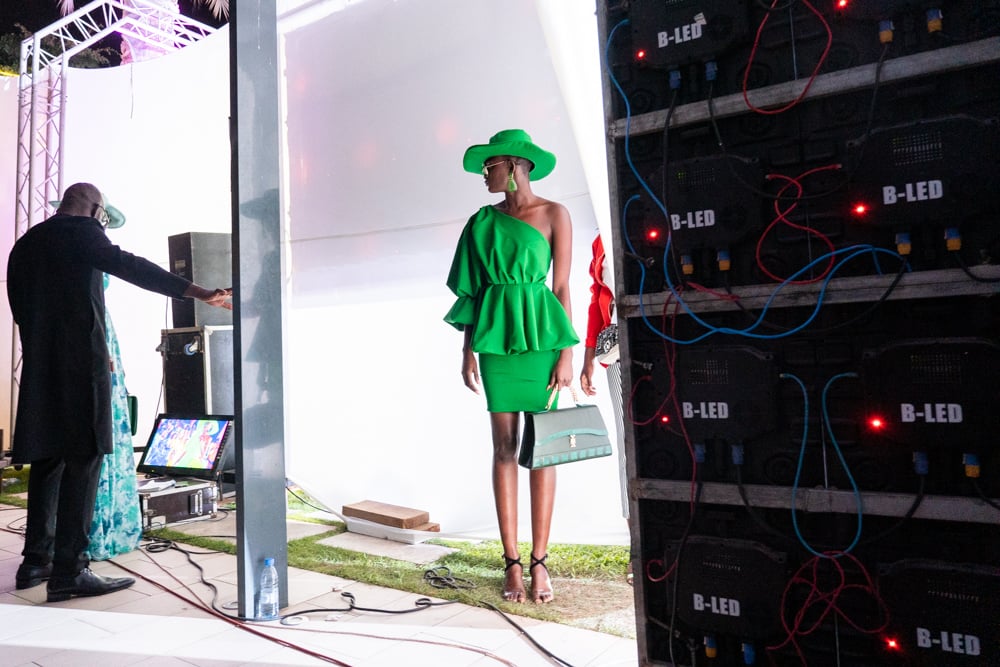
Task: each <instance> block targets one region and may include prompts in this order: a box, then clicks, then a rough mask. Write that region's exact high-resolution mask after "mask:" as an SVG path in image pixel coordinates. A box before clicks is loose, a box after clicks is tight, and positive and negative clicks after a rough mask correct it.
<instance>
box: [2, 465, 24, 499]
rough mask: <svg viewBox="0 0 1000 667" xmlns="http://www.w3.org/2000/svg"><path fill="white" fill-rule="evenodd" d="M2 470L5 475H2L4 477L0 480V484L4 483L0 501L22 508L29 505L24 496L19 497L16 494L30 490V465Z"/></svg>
mask: <svg viewBox="0 0 1000 667" xmlns="http://www.w3.org/2000/svg"><path fill="white" fill-rule="evenodd" d="M2 472H3V475H2V476H0V478H2V479H3V481H2V482H0V485H2V489H0V503H2V504H4V505H13V506H14V507H20V508H25V507H27V506H28V501H26V500H25V499H24V498H18V497H17V496H15V495H14V494H15V493H24V492H26V491H27V490H28V466H24V467H23V468H21V469H20V470H15V469H14V468H4V469H3V471H2Z"/></svg>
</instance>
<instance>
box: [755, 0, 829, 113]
mask: <svg viewBox="0 0 1000 667" xmlns="http://www.w3.org/2000/svg"><path fill="white" fill-rule="evenodd" d="M777 4H778V0H774V1H773V2H772V3H771V9H774V8H775V6H776V5H777ZM802 4H804V5H805V6H806V7H808V8H809V10H810V11H811V12H812V13H813V14H815V15H816V16H817V17H818V18H819V20H820V22H821V23H822V24H823V28H825V29H826V47H824V49H823V53H822V54H821V55H820V57H819V61H818V62H817V63H816V68H815V69H814V70H813V72H812V75H810V77H809V80H808V81H807V82H806V85H805V88H803V89H802V92H801V93H799V96H798V97H796V98H795V99H794V100H792V101H791V102H789V103H788V104H786V105H785V106H783V107H781V108H780V109H760V108H758V107H755V106H754V105H753V104H752V103H751V102H750V96H749V95H748V94H747V82H748V81H749V79H750V69H751V65H752V64H753V59H754V55H755V54H756V53H757V49H758V48H759V47H760V35H761V33H762V32H763V31H764V26H765V25H767V20H768V19H769V18H771V13H770V11H768V13H767V14H766V15H765V16H764V19H763V20H762V21H761V22H760V27H758V28H757V35H756V37H754V40H753V48H751V49H750V57H749V58H748V59H747V66H746V69H745V70H744V72H743V101H744V102H745V103H746V105H747V108H748V109H750V110H751V111H755V112H757V113H759V114H765V115H773V114H779V113H784V112H786V111H788V110H789V109H791V108H792V107H794V106H795V105H796V104H798V103H799V102H801V101H802V98H804V97H805V96H806V93H807V92H809V88H810V87H811V86H812V84H813V81H815V80H816V76H817V75H818V74H819V70H820V68H822V67H823V63H825V62H826V57H827V55H828V54H829V53H830V46H831V45H832V44H833V31H832V30H830V24H829V23H827V22H826V19H825V18H823V14H822V13H820V11H819V10H818V9H816V8H815V7H813V6H812V4H811V3H810V2H809V0H802Z"/></svg>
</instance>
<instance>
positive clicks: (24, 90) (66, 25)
mask: <svg viewBox="0 0 1000 667" xmlns="http://www.w3.org/2000/svg"><path fill="white" fill-rule="evenodd" d="M164 5H168V6H164ZM169 5H172V7H170V6H169ZM116 32H117V33H119V34H120V35H122V36H123V37H125V38H128V39H129V40H131V41H133V42H138V43H142V44H146V45H149V46H150V47H152V48H154V49H155V50H157V51H160V52H162V53H169V52H171V51H176V50H179V49H181V48H184V47H185V46H187V45H189V44H193V43H195V42H197V41H198V40H200V39H202V38H203V37H206V36H208V35H210V34H211V33H213V32H215V29H214V28H212V27H210V26H207V25H204V24H202V23H199V22H197V21H192V20H190V19H188V18H187V17H185V16H182V15H181V14H180V13H179V12H178V11H177V10H176V3H175V2H164V0H159V1H157V0H95V1H94V2H91V3H90V4H88V5H87V6H85V7H83V8H81V9H78V10H76V11H75V12H73V13H72V14H70V15H68V16H65V17H63V18H62V19H60V20H59V21H56V22H55V23H53V24H52V25H50V26H48V27H47V28H44V29H43V30H40V31H38V32H36V33H35V34H34V35H32V36H31V37H29V38H27V39H25V40H24V41H23V42H22V43H21V64H20V77H19V81H18V90H19V93H18V123H17V186H16V207H15V213H14V225H15V226H14V238H15V239H17V238H20V237H21V235H23V234H24V233H25V232H26V231H28V229H29V228H30V227H31V226H32V225H34V224H36V223H38V222H40V221H41V220H43V219H45V218H46V217H47V215H48V212H49V211H50V210H51V209H50V206H51V204H50V203H49V202H51V201H54V200H56V199H58V198H59V197H60V195H61V193H62V190H63V183H62V167H63V137H64V133H65V118H66V76H65V74H66V68H67V67H69V61H70V59H71V58H72V57H73V56H75V55H76V54H78V53H80V52H81V51H83V50H84V49H86V48H88V47H90V46H92V45H94V44H95V43H96V42H98V41H100V40H101V39H103V38H104V37H107V36H108V35H111V34H112V33H116ZM15 329H16V327H15ZM20 362H21V349H20V341H19V339H18V336H17V332H16V330H15V333H14V337H13V357H12V365H11V370H12V383H13V384H12V387H11V428H13V425H14V416H15V414H16V407H17V385H18V378H19V377H20Z"/></svg>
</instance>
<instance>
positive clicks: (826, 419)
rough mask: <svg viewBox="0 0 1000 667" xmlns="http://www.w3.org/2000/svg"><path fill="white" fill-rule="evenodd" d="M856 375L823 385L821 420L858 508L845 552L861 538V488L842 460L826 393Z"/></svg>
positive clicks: (848, 374)
mask: <svg viewBox="0 0 1000 667" xmlns="http://www.w3.org/2000/svg"><path fill="white" fill-rule="evenodd" d="M856 377H858V374H857V373H840V374H838V375H834V376H833V377H832V378H830V379H829V380H828V381H827V383H826V386H825V387H823V421H824V422H825V423H826V432H827V434H828V435H829V436H830V442H831V444H832V445H833V449H834V451H835V452H837V458H838V459H840V465H841V466H843V468H844V472H845V473H847V479H848V481H850V483H851V488H852V489H853V490H854V502H855V503H856V504H857V508H858V530H857V532H856V533H855V534H854V541H853V542H851V544H850V546H849V547H847V548H846V549H844V553H845V554H846V553H849V552H850V551H851V550H852V549H854V547H856V546H857V544H858V541H859V540H860V539H861V522H862V519H863V517H864V507H863V505H862V501H861V489H859V488H858V483H857V482H856V481H854V475H852V474H851V469H850V468H849V467H848V465H847V461H846V460H844V453H843V452H842V451H841V450H840V443H838V442H837V436H835V435H834V434H833V424H831V423H830V413H829V410H828V409H827V403H826V393H827V391H829V389H830V386H831V385H833V383H834V382H836V381H837V380H839V379H841V378H856Z"/></svg>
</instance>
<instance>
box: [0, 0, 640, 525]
mask: <svg viewBox="0 0 1000 667" xmlns="http://www.w3.org/2000/svg"><path fill="white" fill-rule="evenodd" d="M325 4H329V6H330V8H331V11H330V12H322V11H319V12H317V7H320V8H321V7H322V6H323V5H325ZM585 4H588V3H579V2H577V1H576V0H565V1H553V2H540V3H537V5H536V2H534V1H533V0H507V1H506V2H504V3H494V2H484V1H475V2H470V1H469V0H438V2H435V3H433V4H430V3H426V2H418V1H417V0H397V1H394V2H393V1H389V0H367V1H366V2H362V3H347V4H346V6H345V3H344V2H338V1H334V0H330V2H329V3H312V4H309V5H308V6H309V11H310V14H311V18H310V21H308V22H307V21H301V20H296V19H300V18H302V16H301V15H297V14H296V13H295V12H288V13H286V14H285V16H284V21H283V23H282V27H283V28H284V39H283V45H284V62H283V66H284V73H285V90H284V91H283V95H284V97H283V104H284V107H285V109H284V117H285V121H286V134H285V142H284V150H285V155H286V162H287V164H286V165H285V185H284V192H283V200H284V210H285V215H286V220H285V223H286V230H287V232H286V235H287V238H286V239H285V243H286V245H285V250H286V252H285V256H286V257H288V258H289V259H290V261H289V264H288V266H287V267H286V273H287V275H288V291H287V295H286V305H287V309H288V312H287V322H288V328H287V331H286V340H285V343H286V354H285V362H286V373H285V378H286V390H285V391H286V424H287V430H288V437H287V440H286V452H287V466H286V471H287V475H288V476H289V478H291V479H292V480H294V481H295V482H296V483H298V484H300V485H301V486H302V487H303V488H305V489H306V490H307V491H308V492H309V493H311V494H313V495H314V496H315V497H316V498H317V499H318V500H320V501H322V502H323V503H325V504H326V505H328V506H329V507H331V508H334V509H337V510H339V508H340V507H341V506H342V505H344V504H346V503H351V502H356V501H359V500H364V499H371V500H377V501H381V502H387V503H393V504H398V505H406V506H410V507H416V508H420V509H424V510H427V511H429V512H430V515H431V520H432V521H435V522H438V523H440V524H441V527H442V531H443V532H444V533H448V534H460V535H465V536H469V537H495V536H496V535H497V530H496V517H495V512H494V509H493V499H492V492H491V489H490V462H491V445H490V437H489V420H488V415H487V413H486V406H485V400H484V399H483V398H482V397H480V396H476V395H475V394H473V393H471V392H469V391H468V390H467V389H466V388H465V387H464V386H463V384H462V382H461V378H460V374H459V370H460V364H461V353H460V351H461V341H462V337H461V334H460V333H458V332H457V331H455V330H454V329H452V328H451V327H449V326H448V325H446V324H445V323H444V322H443V321H442V317H443V315H444V313H445V312H446V311H447V310H448V308H449V307H450V305H451V303H452V298H453V297H452V295H451V294H450V293H449V292H448V290H447V288H446V287H445V285H444V281H445V277H446V275H447V271H448V267H449V264H450V260H451V254H452V251H453V249H454V245H455V242H456V240H457V238H458V235H459V233H460V231H461V228H462V226H463V225H464V223H465V220H466V219H467V217H468V216H469V215H471V214H472V213H473V212H474V211H475V209H477V208H478V207H479V206H481V205H482V204H485V203H488V202H490V201H491V198H493V199H495V196H492V195H489V194H488V193H487V192H486V190H485V188H484V187H483V183H482V179H481V177H477V176H475V175H472V174H468V173H465V172H463V171H462V169H461V156H462V153H463V151H464V149H465V148H466V147H467V146H468V145H470V144H473V143H484V142H485V141H486V140H487V139H488V138H489V136H490V135H491V134H493V133H494V132H496V131H497V130H500V129H503V128H506V127H522V128H524V129H526V130H528V132H529V133H531V134H532V136H533V137H534V139H535V140H536V142H538V143H539V144H540V145H542V146H543V147H545V148H548V149H549V150H551V151H553V152H554V153H555V154H556V155H557V156H558V158H559V163H558V165H557V167H556V170H555V172H554V173H553V174H552V175H551V176H550V177H548V178H546V179H545V180H543V181H540V182H537V183H536V184H535V191H536V192H537V193H538V194H540V195H542V196H544V197H547V198H550V199H554V200H557V201H560V202H562V203H563V204H565V205H566V206H567V207H568V208H569V210H570V213H571V215H572V217H573V220H574V234H575V238H574V265H573V271H572V276H571V286H572V291H573V305H574V308H573V311H574V312H573V315H574V322H575V324H576V327H577V331H578V332H579V333H580V335H581V338H582V336H583V333H584V331H585V329H586V311H587V304H588V302H589V291H588V287H589V277H588V275H587V266H588V263H589V259H590V243H591V241H592V240H593V238H594V235H595V233H596V231H597V228H598V225H599V223H598V218H597V216H595V212H594V204H593V203H592V197H591V194H590V193H591V190H592V189H593V187H592V185H590V184H588V180H589V181H591V182H593V181H594V179H595V176H594V175H595V174H596V175H597V176H596V178H597V181H598V183H597V185H596V187H597V189H598V190H604V192H603V194H600V195H595V196H594V197H593V199H595V200H600V201H603V202H606V201H607V194H606V184H607V181H606V172H605V169H604V166H603V159H604V158H603V134H602V127H601V123H600V120H599V114H598V116H597V117H596V118H597V121H596V123H595V120H594V119H595V116H594V113H593V112H594V109H595V108H596V109H600V105H601V102H600V89H599V77H600V74H599V71H598V70H597V64H596V63H597V55H598V46H597V44H596V19H595V17H594V13H593V11H594V8H593V7H590V8H589V9H587V11H584V12H583V13H582V14H581V13H580V8H579V5H585ZM538 5H540V6H538ZM280 6H281V5H280V4H279V7H280ZM430 7H433V9H430ZM554 8H555V9H554ZM560 8H561V9H560ZM332 9H337V10H339V11H332ZM585 9H586V8H585ZM557 10H560V11H561V10H565V12H566V13H565V17H566V21H564V22H560V21H555V22H554V21H553V19H552V17H553V16H556V15H559V11H557ZM581 17H582V18H581ZM574 20H575V21H578V22H579V23H582V25H583V26H584V31H583V32H582V33H581V32H579V31H572V30H568V29H567V26H568V25H570V24H571V22H572V21H574ZM553 24H556V25H558V27H559V29H553V27H552V26H553ZM543 26H547V27H546V28H545V29H543ZM547 37H548V38H549V39H550V40H553V41H552V42H551V45H550V43H549V42H547V41H546V38H547ZM227 49H228V36H227V34H226V32H225V31H222V32H220V33H219V34H217V35H215V36H213V37H210V38H208V39H206V40H204V41H203V42H202V43H200V44H198V45H195V46H193V47H189V48H187V49H185V50H183V51H181V52H179V53H177V54H175V55H171V56H167V57H164V58H160V59H157V60H153V61H149V62H142V63H137V64H134V65H130V66H127V67H121V68H115V69H109V70H100V71H74V72H72V76H71V77H70V80H69V83H70V95H71V97H70V100H69V109H70V113H69V119H68V122H67V127H66V135H65V137H66V138H65V140H66V143H65V146H66V162H65V165H66V166H65V170H64V174H65V179H64V182H65V183H67V184H68V183H72V182H74V181H77V180H90V181H93V182H95V183H97V184H99V185H100V186H101V187H103V188H105V190H106V192H107V194H108V196H109V199H110V200H111V201H112V202H113V203H114V204H115V205H116V206H118V207H119V208H121V209H122V210H123V211H124V212H125V213H126V215H127V216H128V223H127V224H126V225H125V227H124V228H122V229H120V230H114V231H112V232H110V234H111V236H112V238H113V239H114V240H115V241H116V242H119V243H120V244H121V245H122V246H123V247H124V248H126V249H128V250H130V251H133V252H137V253H139V254H142V255H144V256H146V257H148V258H150V259H152V260H154V261H157V262H159V263H161V264H162V265H164V266H165V265H166V258H167V243H166V238H167V236H169V235H172V234H178V233H182V232H187V231H228V230H229V228H230V224H231V223H230V213H229V197H230V194H229V143H228V142H229V137H228V129H227V128H228V124H227V118H228V64H227ZM574 51H576V52H578V53H580V54H581V56H580V58H579V60H578V61H574V60H573V59H572V58H571V57H567V54H571V53H573V52H574ZM554 53H561V54H562V55H561V56H560V57H558V58H555V59H553V58H552V57H550V54H554ZM554 61H558V62H560V63H562V64H560V65H559V67H558V69H559V70H562V71H568V70H573V69H574V65H575V66H577V68H579V67H583V68H591V69H592V77H591V78H590V85H589V91H590V96H589V97H588V96H587V95H586V94H585V93H583V98H582V99H581V100H577V99H576V96H577V95H580V94H581V93H580V91H586V90H588V84H587V83H586V79H587V77H580V76H579V72H577V73H576V74H577V76H576V77H575V78H576V81H575V82H568V81H567V80H566V77H565V76H560V75H559V73H558V71H557V67H556V66H554V65H553V62H554ZM568 91H576V92H574V101H573V102H572V103H570V104H567V102H566V100H567V99H568V98H567V97H565V93H566V92H568ZM7 97H8V96H0V103H3V104H4V105H5V109H6V108H11V107H9V106H7ZM12 113H14V115H15V123H16V112H12ZM6 115H7V114H6V112H5V116H6ZM0 127H6V126H0ZM588 128H590V129H589V130H588ZM595 147H596V153H595ZM8 154H10V155H13V154H14V153H13V151H11V152H10V153H8ZM581 155H588V156H589V157H588V158H587V159H584V158H582V157H581ZM595 161H599V165H600V166H598V167H595V166H594V164H595ZM585 164H586V165H587V168H586V169H585V168H584V165H585ZM588 177H589V178H588ZM9 182H10V183H13V182H14V178H13V170H11V172H10V178H9ZM4 192H6V191H5V190H0V197H2V196H3V193H4ZM605 209H606V204H602V208H601V214H602V215H601V218H602V220H601V222H600V226H602V227H603V226H604V225H605V222H604V220H605V219H606V217H607V216H606V210H605ZM9 210H13V207H12V206H11V208H10V209H9ZM11 236H12V234H11ZM4 257H6V253H4ZM108 304H109V308H110V309H111V312H112V315H113V317H114V320H115V324H116V327H117V329H118V332H119V337H120V339H121V345H122V351H123V355H124V361H125V365H126V371H127V380H128V386H129V389H130V391H131V392H132V393H135V394H137V395H139V397H140V403H141V406H142V419H141V422H140V435H139V437H143V436H144V432H145V431H146V430H147V429H148V426H149V424H150V423H151V419H152V415H153V413H154V411H155V409H156V408H155V404H156V401H157V398H158V394H159V387H160V382H161V376H162V372H161V365H160V364H161V359H160V355H159V354H158V353H157V352H156V351H155V347H156V345H158V343H159V330H160V329H161V328H165V327H166V326H168V324H167V323H168V320H167V319H166V313H167V310H168V308H169V306H168V304H167V303H166V300H165V299H162V298H160V297H157V296H155V295H151V294H148V293H144V292H142V291H140V290H138V289H136V288H133V287H131V286H128V285H123V284H115V285H113V286H112V287H111V288H110V289H109V292H108ZM5 314H6V313H5ZM278 316H279V314H278V313H275V317H278ZM582 358H583V349H582V346H581V347H579V348H577V350H576V354H575V366H576V368H577V373H578V372H579V367H580V363H581V361H582ZM595 379H596V382H597V385H598V387H599V390H600V392H601V393H600V396H599V397H598V400H597V401H596V402H597V403H598V404H599V405H600V406H601V409H602V412H603V413H604V415H605V419H606V420H607V421H608V423H609V426H612V423H613V422H612V411H611V408H610V401H609V400H608V396H607V388H606V385H605V378H604V376H603V373H602V372H601V371H599V372H598V373H597V377H596V378H595ZM567 400H568V397H567ZM521 480H522V483H521V491H522V493H521V507H522V520H521V522H520V524H521V536H522V539H528V537H529V535H530V533H529V522H528V504H527V503H528V495H527V473H526V472H522V477H521ZM558 486H559V489H558V492H557V496H556V514H555V519H554V523H553V531H552V539H553V540H554V541H563V542H586V543H605V544H611V543H625V542H626V541H627V527H626V524H625V521H624V520H623V519H622V517H621V506H620V501H619V488H618V472H617V463H616V460H615V457H608V458H604V459H601V460H597V461H588V462H585V463H581V464H574V465H571V466H566V467H564V468H563V469H561V470H560V471H559V482H558Z"/></svg>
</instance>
